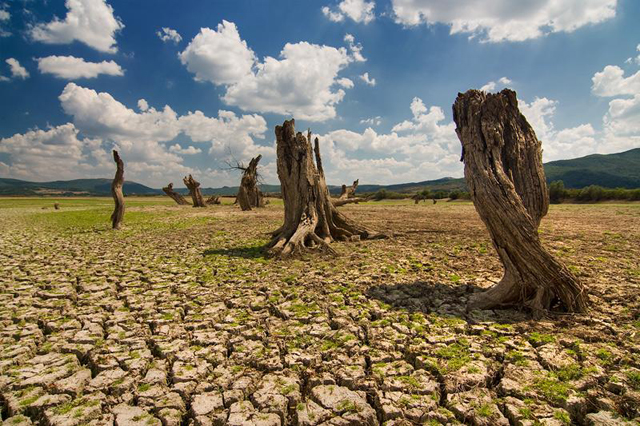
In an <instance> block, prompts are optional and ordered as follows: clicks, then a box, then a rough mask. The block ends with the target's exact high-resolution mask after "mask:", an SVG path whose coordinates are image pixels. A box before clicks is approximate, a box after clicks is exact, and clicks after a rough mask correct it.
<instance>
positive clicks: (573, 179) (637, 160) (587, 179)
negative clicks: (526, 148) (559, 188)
mask: <svg viewBox="0 0 640 426" xmlns="http://www.w3.org/2000/svg"><path fill="white" fill-rule="evenodd" d="M544 171H545V173H546V175H547V181H548V182H553V181H555V180H561V181H563V182H564V186H565V187H566V188H584V187H585V186H589V185H599V186H602V187H605V188H640V148H635V149H632V150H630V151H625V152H621V153H618V154H606V155H603V154H593V155H587V156H586V157H581V158H574V159H572V160H560V161H552V162H550V163H547V164H545V165H544Z"/></svg>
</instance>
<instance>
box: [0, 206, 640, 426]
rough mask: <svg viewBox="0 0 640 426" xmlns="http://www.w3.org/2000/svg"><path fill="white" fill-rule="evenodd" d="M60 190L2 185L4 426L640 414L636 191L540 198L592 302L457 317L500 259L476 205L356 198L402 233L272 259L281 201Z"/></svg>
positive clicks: (353, 211)
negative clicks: (191, 201)
mask: <svg viewBox="0 0 640 426" xmlns="http://www.w3.org/2000/svg"><path fill="white" fill-rule="evenodd" d="M59 202H60V203H61V206H62V208H61V210H60V211H54V210H53V209H52V205H53V201H52V200H51V199H49V200H47V199H36V200H32V201H25V200H0V222H1V223H2V227H3V230H2V233H1V235H0V330H1V331H0V345H1V346H0V400H1V404H2V421H3V422H4V424H7V425H30V424H43V425H56V426H76V425H96V426H97V425H112V424H115V425H118V426H137V425H140V426H143V425H147V426H152V425H158V426H159V425H160V424H162V425H165V426H178V425H194V426H205V425H251V424H255V425H264V426H267V425H274V426H275V425H377V424H385V425H411V424H459V423H461V424H470V425H536V424H545V425H563V424H588V425H623V424H639V423H638V420H639V418H640V417H639V416H640V318H639V316H640V297H638V294H639V292H640V284H639V275H640V265H639V258H640V244H639V243H640V205H639V204H627V205H606V204H603V205H595V206H594V205H562V206H552V208H551V211H550V214H549V215H548V217H547V218H545V219H544V221H543V224H542V227H541V237H542V239H543V242H544V244H545V245H546V246H547V247H548V248H549V249H550V250H551V251H552V252H553V253H554V254H555V255H556V256H558V257H559V258H561V259H562V260H563V261H564V262H566V263H567V264H568V265H570V268H571V269H572V270H573V271H574V272H575V273H576V274H577V275H578V276H579V277H580V278H581V279H582V280H583V281H584V282H585V283H586V285H587V286H588V287H589V291H590V294H591V296H590V297H591V304H592V307H593V310H592V312H590V313H589V314H588V315H580V316H567V315H560V314H557V315H553V316H551V317H549V318H548V319H546V320H544V321H539V322H534V321H531V320H530V319H529V317H528V316H527V314H526V313H525V312H518V311H515V310H502V311H472V312H465V303H466V301H467V299H468V297H469V295H470V294H471V293H472V292H474V291H482V289H483V288H486V287H488V286H490V285H492V283H494V282H496V281H497V280H499V278H500V276H501V270H502V269H501V265H500V264H499V261H498V258H497V256H496V255H495V252H494V251H493V248H492V247H491V243H490V240H489V236H488V234H487V232H486V230H485V228H484V226H483V224H482V223H481V221H480V220H479V218H478V216H477V215H476V213H475V210H474V208H473V205H472V204H470V203H459V202H456V203H446V202H439V203H438V204H437V205H432V204H420V205H418V206H415V205H413V202H412V201H410V202H395V203H364V204H360V205H352V206H346V207H344V208H341V209H343V211H344V212H345V213H346V214H347V215H349V216H351V217H353V218H355V219H357V220H359V221H361V222H362V223H364V224H366V225H368V226H370V227H372V228H374V229H377V230H383V231H393V232H394V233H395V237H394V238H393V239H390V240H376V241H361V242H349V243H335V244H334V247H335V248H336V249H337V251H338V253H339V255H338V256H337V257H328V256H324V255H321V254H318V253H312V254H309V255H308V256H306V257H305V258H303V259H297V260H286V261H281V260H273V259H268V258H265V257H263V255H262V252H261V246H262V245H263V244H264V243H265V242H266V241H267V236H266V235H265V233H266V232H267V231H269V230H273V229H275V228H276V227H278V226H279V225H280V224H281V220H282V214H283V213H282V206H281V204H280V205H278V204H277V202H273V203H272V204H271V205H269V206H268V207H267V208H265V209H261V210H258V211H251V212H241V211H240V210H239V209H237V208H234V207H232V206H230V205H222V206H214V207H209V208H206V209H193V208H191V207H180V206H171V205H169V204H168V203H167V202H166V201H165V200H163V199H148V198H147V199H138V200H136V199H131V198H128V199H127V203H128V210H127V213H126V214H125V220H124V229H123V230H122V231H119V232H113V231H110V230H109V229H108V227H107V224H108V216H109V213H110V208H111V207H110V206H111V204H110V200H108V199H92V200H70V199H64V200H59ZM43 207H48V208H46V209H43ZM634 419H635V420H634Z"/></svg>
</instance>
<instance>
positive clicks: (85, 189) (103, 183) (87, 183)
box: [0, 178, 162, 195]
mask: <svg viewBox="0 0 640 426" xmlns="http://www.w3.org/2000/svg"><path fill="white" fill-rule="evenodd" d="M122 189H123V191H124V193H125V194H137V195H152V194H160V193H162V191H160V190H158V189H153V188H149V187H148V186H145V185H142V184H140V183H136V182H131V181H125V182H124V186H123V188H122ZM110 193H111V179H74V180H57V181H53V182H29V181H25V180H18V179H5V178H0V195H108V194H110Z"/></svg>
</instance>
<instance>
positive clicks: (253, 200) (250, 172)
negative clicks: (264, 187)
mask: <svg viewBox="0 0 640 426" xmlns="http://www.w3.org/2000/svg"><path fill="white" fill-rule="evenodd" d="M261 158H262V155H258V156H257V157H255V158H253V159H251V161H250V162H249V165H248V166H247V167H240V169H241V170H243V173H242V180H241V181H240V189H239V190H238V196H237V197H236V200H237V201H238V204H240V208H241V209H242V210H243V211H247V210H251V208H252V207H264V196H263V195H262V192H261V191H260V190H259V189H258V162H260V159H261Z"/></svg>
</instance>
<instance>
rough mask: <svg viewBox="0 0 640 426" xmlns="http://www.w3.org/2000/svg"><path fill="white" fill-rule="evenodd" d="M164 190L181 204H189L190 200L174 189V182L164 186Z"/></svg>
mask: <svg viewBox="0 0 640 426" xmlns="http://www.w3.org/2000/svg"><path fill="white" fill-rule="evenodd" d="M162 190H163V191H164V193H165V194H167V195H168V196H169V197H171V199H173V201H175V202H176V203H178V204H179V205H181V206H186V205H188V204H189V202H188V201H187V200H186V199H185V198H184V197H183V196H182V195H181V194H178V193H177V192H176V191H174V190H173V182H172V183H169V185H167V186H165V187H164V188H162Z"/></svg>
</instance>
